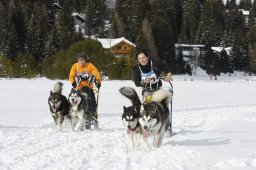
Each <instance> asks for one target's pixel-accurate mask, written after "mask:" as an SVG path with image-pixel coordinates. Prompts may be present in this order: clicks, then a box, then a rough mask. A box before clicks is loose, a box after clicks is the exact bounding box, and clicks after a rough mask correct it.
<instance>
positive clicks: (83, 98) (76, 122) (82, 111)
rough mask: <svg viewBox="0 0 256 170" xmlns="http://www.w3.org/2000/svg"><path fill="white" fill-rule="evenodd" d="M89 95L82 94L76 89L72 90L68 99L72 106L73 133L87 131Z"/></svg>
mask: <svg viewBox="0 0 256 170" xmlns="http://www.w3.org/2000/svg"><path fill="white" fill-rule="evenodd" d="M87 98H88V96H87V94H84V93H83V94H82V93H80V92H79V91H77V90H75V89H73V88H72V89H71V92H70V94H69V97H68V101H69V104H70V115H71V127H72V130H73V131H78V130H81V131H83V130H84V129H85V120H86V116H87V115H86V113H87V110H88V102H87Z"/></svg>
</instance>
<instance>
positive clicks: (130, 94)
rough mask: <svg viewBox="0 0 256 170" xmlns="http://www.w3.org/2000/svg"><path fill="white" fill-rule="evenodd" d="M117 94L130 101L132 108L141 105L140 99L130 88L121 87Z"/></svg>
mask: <svg viewBox="0 0 256 170" xmlns="http://www.w3.org/2000/svg"><path fill="white" fill-rule="evenodd" d="M119 92H120V93H121V94H122V95H124V96H125V97H127V98H128V99H130V101H131V102H132V105H134V106H140V105H141V101H140V98H139V96H138V94H137V92H136V91H135V90H134V89H133V88H131V87H121V88H120V89H119Z"/></svg>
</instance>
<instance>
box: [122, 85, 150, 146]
mask: <svg viewBox="0 0 256 170" xmlns="http://www.w3.org/2000/svg"><path fill="white" fill-rule="evenodd" d="M119 92H120V93H121V94H122V95H124V96H125V97H127V98H128V99H129V100H130V101H131V102H132V106H129V107H125V106H123V114H122V121H123V123H124V125H125V127H126V130H127V135H128V139H129V140H128V146H129V148H130V149H139V148H144V149H146V150H149V148H150V146H149V145H148V144H147V142H146V140H145V139H144V138H143V134H142V129H141V126H140V124H139V113H140V107H141V102H140V99H139V97H138V95H137V93H136V91H135V90H134V89H133V88H131V87H122V88H120V90H119Z"/></svg>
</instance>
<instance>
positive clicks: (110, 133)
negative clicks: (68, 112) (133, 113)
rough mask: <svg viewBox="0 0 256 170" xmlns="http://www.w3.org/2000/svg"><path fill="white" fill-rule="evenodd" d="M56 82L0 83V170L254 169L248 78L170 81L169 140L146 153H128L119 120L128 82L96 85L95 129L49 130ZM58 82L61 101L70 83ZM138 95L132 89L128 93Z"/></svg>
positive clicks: (253, 104)
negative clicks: (123, 90) (49, 101)
mask: <svg viewBox="0 0 256 170" xmlns="http://www.w3.org/2000/svg"><path fill="white" fill-rule="evenodd" d="M55 82H57V80H48V79H46V78H40V79H31V80H26V79H0V94H1V97H0V103H1V105H0V169H1V170H41V169H49V170H68V169H70V170H71V169H72V170H73V169H74V170H105V169H109V170H170V169H171V170H208V169H209V170H227V169H230V170H253V169H256V135H255V132H256V100H255V97H256V77H243V76H236V77H234V76H233V77H228V76H222V77H219V78H218V80H217V81H214V80H212V81H211V80H209V78H207V77H194V81H184V76H174V80H173V82H172V83H173V86H174V98H173V126H174V129H173V130H174V132H176V135H174V136H172V137H168V138H165V139H164V142H163V145H162V146H161V147H160V148H158V149H156V150H154V151H152V152H145V151H132V152H131V151H129V150H128V149H127V136H126V132H125V129H124V126H123V124H122V121H121V114H122V106H123V105H126V106H129V105H130V102H129V100H128V99H126V98H124V97H123V96H121V95H120V94H119V92H118V89H119V88H120V87H122V86H132V87H134V85H133V83H132V82H131V81H104V82H103V84H102V88H101V93H100V99H99V100H100V106H99V112H100V115H99V120H100V129H99V130H87V131H84V132H77V133H75V132H72V131H71V130H70V128H69V126H67V127H66V129H65V130H64V132H57V131H56V128H55V125H54V124H53V119H52V117H51V115H50V112H49V108H48V104H47V99H48V96H49V94H50V90H52V88H53V85H54V84H55ZM62 82H63V83H64V87H63V88H64V92H63V93H64V94H65V95H66V96H68V93H69V91H70V89H71V85H70V84H69V82H68V81H62ZM136 90H137V91H138V92H139V93H140V89H139V88H136Z"/></svg>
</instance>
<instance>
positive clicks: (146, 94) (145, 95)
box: [142, 77, 173, 135]
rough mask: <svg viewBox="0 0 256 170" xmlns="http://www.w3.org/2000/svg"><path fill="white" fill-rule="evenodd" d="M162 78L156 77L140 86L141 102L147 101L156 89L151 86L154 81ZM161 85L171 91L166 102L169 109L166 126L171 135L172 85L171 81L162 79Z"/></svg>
mask: <svg viewBox="0 0 256 170" xmlns="http://www.w3.org/2000/svg"><path fill="white" fill-rule="evenodd" d="M160 79H161V80H164V78H162V77H161V78H158V79H154V80H152V81H150V82H149V83H148V84H147V85H145V86H143V87H142V102H143V103H147V102H149V101H150V100H151V97H152V94H153V93H154V92H155V91H156V89H153V88H152V84H153V83H156V81H159V80H160ZM163 82H164V83H163V85H162V87H161V88H163V89H166V90H168V91H169V92H170V93H171V96H170V102H169V103H168V106H167V107H168V109H169V126H168V131H169V134H170V135H172V125H173V124H172V104H173V85H172V83H171V81H168V82H167V81H165V80H164V81H163Z"/></svg>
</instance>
